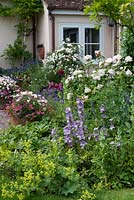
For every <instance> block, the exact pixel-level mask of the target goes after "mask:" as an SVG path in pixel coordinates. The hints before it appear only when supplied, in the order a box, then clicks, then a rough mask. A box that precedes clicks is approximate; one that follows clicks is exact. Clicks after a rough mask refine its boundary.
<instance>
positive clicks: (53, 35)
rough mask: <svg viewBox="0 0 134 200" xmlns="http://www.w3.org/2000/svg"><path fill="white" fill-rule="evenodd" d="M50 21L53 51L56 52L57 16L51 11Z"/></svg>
mask: <svg viewBox="0 0 134 200" xmlns="http://www.w3.org/2000/svg"><path fill="white" fill-rule="evenodd" d="M49 16H50V20H51V23H52V51H54V50H55V16H54V15H53V14H52V12H51V11H49Z"/></svg>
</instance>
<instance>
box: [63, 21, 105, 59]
mask: <svg viewBox="0 0 134 200" xmlns="http://www.w3.org/2000/svg"><path fill="white" fill-rule="evenodd" d="M60 33H61V37H60V38H61V41H63V40H64V41H65V39H66V38H70V42H71V43H76V44H80V45H81V46H82V48H83V50H82V52H83V55H92V57H93V58H95V53H94V52H95V50H101V51H102V38H101V35H102V28H101V29H99V30H97V29H95V28H94V25H86V24H82V25H81V24H74V25H73V24H67V23H65V24H61V25H60ZM61 41H60V42H61Z"/></svg>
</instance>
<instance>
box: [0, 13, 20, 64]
mask: <svg viewBox="0 0 134 200" xmlns="http://www.w3.org/2000/svg"><path fill="white" fill-rule="evenodd" d="M16 24H17V19H14V18H12V17H0V67H3V68H8V67H10V64H9V62H8V61H6V60H5V58H4V57H1V55H2V53H3V51H4V49H5V48H7V47H8V44H11V43H13V42H14V40H15V39H16V36H17V35H16V28H15V27H14V26H15V25H16Z"/></svg>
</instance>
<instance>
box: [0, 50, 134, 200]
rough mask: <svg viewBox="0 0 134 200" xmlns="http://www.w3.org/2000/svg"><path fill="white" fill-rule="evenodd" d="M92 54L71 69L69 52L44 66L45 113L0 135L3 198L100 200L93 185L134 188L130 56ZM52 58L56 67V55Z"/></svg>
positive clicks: (133, 74) (133, 85) (133, 72)
mask: <svg viewBox="0 0 134 200" xmlns="http://www.w3.org/2000/svg"><path fill="white" fill-rule="evenodd" d="M67 48H68V47H67ZM70 48H71V47H70ZM64 50H65V49H64ZM95 54H96V60H95V62H94V61H93V60H92V59H91V56H90V55H89V56H86V57H85V63H84V64H81V65H76V66H75V67H74V69H72V70H66V68H67V66H68V68H69V66H70V62H74V61H76V60H74V59H72V56H71V55H70V57H71V58H70V62H69V61H68V64H67V63H66V65H67V66H64V65H62V68H59V67H57V68H56V66H54V67H52V66H51V65H50V68H51V72H52V73H53V75H54V76H53V81H52V79H50V76H47V78H46V79H47V81H48V85H47V86H48V87H47V88H45V90H43V92H44V93H43V92H41V94H42V95H46V89H47V92H51V91H52V90H54V91H55V92H56V93H55V94H56V95H57V97H58V98H57V99H55V98H50V96H49V94H47V95H48V96H49V97H48V99H47V100H48V102H49V104H50V105H51V106H52V108H53V109H52V113H50V115H48V116H42V119H40V121H39V122H32V123H27V124H26V125H25V126H21V125H19V126H11V127H10V128H9V129H8V130H5V131H3V132H1V133H0V161H1V162H0V163H1V167H0V190H1V193H2V198H5V199H19V200H23V199H28V198H31V197H32V196H33V195H37V196H38V195H40V194H41V195H42V196H44V195H46V194H53V195H61V196H62V195H63V196H69V197H70V198H73V197H77V200H78V199H79V200H86V199H90V200H91V199H92V200H93V199H101V194H99V192H98V190H100V191H101V190H104V189H108V190H112V189H119V188H133V187H134V170H133V169H134V162H133V161H134V156H133V151H134V135H133V133H134V66H133V64H132V61H133V59H132V58H131V57H130V56H126V57H122V56H121V55H115V56H114V57H113V58H108V59H104V57H103V56H102V55H101V52H99V51H97V52H95ZM56 55H57V54H56ZM56 58H57V60H58V61H57V60H56ZM73 58H74V57H73ZM68 59H69V58H68ZM50 61H51V58H50ZM54 61H55V62H54V63H58V65H59V57H54ZM48 63H49V62H48V61H47V64H46V63H45V64H44V66H42V67H43V68H44V69H45V67H46V65H48ZM59 70H60V75H61V77H60V79H59V77H58V79H57V73H58V72H59ZM89 71H90V73H89ZM58 75H59V74H58ZM48 77H49V78H48ZM23 92H24V91H23ZM24 93H25V94H26V92H24ZM61 94H62V95H61ZM36 95H37V94H36ZM46 97H47V96H46ZM107 195H108V194H107ZM104 196H105V194H104ZM104 196H103V197H102V198H104ZM42 198H44V197H42ZM107 198H108V199H110V198H109V196H107ZM115 198H116V197H115ZM130 198H131V197H130Z"/></svg>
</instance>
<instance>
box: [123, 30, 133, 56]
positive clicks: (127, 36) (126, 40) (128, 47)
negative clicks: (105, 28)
mask: <svg viewBox="0 0 134 200" xmlns="http://www.w3.org/2000/svg"><path fill="white" fill-rule="evenodd" d="M133 46H134V34H133V33H132V32H130V30H128V29H124V30H123V32H122V37H121V51H122V55H123V56H127V55H130V56H132V57H133V58H134V48H133Z"/></svg>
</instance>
